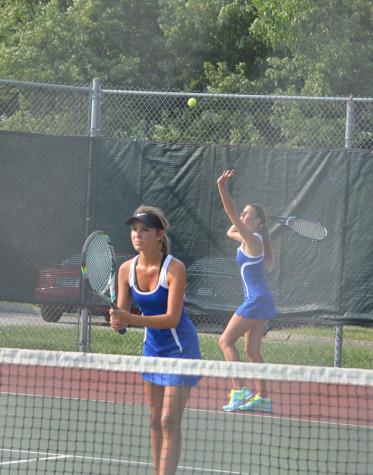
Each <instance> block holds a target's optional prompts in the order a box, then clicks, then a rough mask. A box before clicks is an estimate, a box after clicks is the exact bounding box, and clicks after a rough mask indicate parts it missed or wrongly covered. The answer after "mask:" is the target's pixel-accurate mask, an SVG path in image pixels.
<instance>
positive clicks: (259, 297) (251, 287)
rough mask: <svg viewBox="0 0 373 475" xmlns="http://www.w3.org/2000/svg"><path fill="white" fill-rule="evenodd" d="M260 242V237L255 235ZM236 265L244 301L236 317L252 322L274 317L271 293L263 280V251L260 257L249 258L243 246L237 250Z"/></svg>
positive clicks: (274, 311) (264, 279)
mask: <svg viewBox="0 0 373 475" xmlns="http://www.w3.org/2000/svg"><path fill="white" fill-rule="evenodd" d="M255 236H258V237H259V239H260V240H262V236H261V235H260V234H256V233H255ZM236 260H237V263H238V265H239V268H240V274H241V281H242V286H243V291H244V301H243V303H242V304H241V305H240V306H239V307H238V308H237V310H236V312H235V313H236V315H239V316H240V317H244V318H248V319H252V320H271V319H272V318H275V316H276V307H275V303H274V300H273V296H272V292H271V290H270V288H269V287H268V285H267V282H266V278H265V273H264V272H265V264H264V250H263V252H262V254H261V255H260V256H249V255H248V254H246V253H245V252H244V250H243V244H241V246H240V247H239V248H238V249H237V257H236Z"/></svg>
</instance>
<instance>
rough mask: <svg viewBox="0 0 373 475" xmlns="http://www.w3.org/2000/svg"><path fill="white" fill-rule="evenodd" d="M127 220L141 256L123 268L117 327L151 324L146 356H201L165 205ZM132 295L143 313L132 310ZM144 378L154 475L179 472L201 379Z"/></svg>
mask: <svg viewBox="0 0 373 475" xmlns="http://www.w3.org/2000/svg"><path fill="white" fill-rule="evenodd" d="M126 224H128V225H130V226H131V240H132V245H133V247H134V249H135V250H136V251H137V252H138V255H136V256H135V257H134V258H133V259H130V260H129V261H126V262H124V263H123V264H122V265H121V267H120V269H119V274H118V310H114V309H112V310H111V311H110V315H111V327H112V328H113V329H114V330H116V331H118V330H120V329H122V328H125V327H127V326H128V325H131V326H139V327H145V338H144V356H161V357H174V358H195V359H199V358H200V357H201V354H200V350H199V343H198V337H197V332H196V329H195V327H194V325H193V323H192V322H191V320H189V318H188V317H187V315H186V314H185V311H184V292H185V286H186V271H185V266H184V264H183V263H182V262H181V261H179V260H178V259H175V258H174V257H172V256H171V255H170V254H169V250H170V241H169V238H168V236H167V229H168V227H169V223H168V221H167V219H166V218H165V216H164V214H163V212H162V211H161V210H160V209H158V208H155V207H150V206H144V205H142V206H140V207H139V208H138V209H136V211H135V213H134V215H133V216H131V217H130V218H128V219H127V220H126ZM132 299H134V301H135V302H136V303H137V304H138V306H139V307H140V309H141V312H142V315H136V314H132V313H130V308H131V300H132ZM143 378H144V384H145V392H146V395H147V399H148V402H149V404H150V413H151V442H152V456H153V464H154V473H155V474H156V475H173V474H174V473H175V472H176V469H177V465H178V460H179V456H180V449H181V419H182V414H183V411H184V408H185V405H186V403H187V400H188V397H189V393H190V390H191V387H193V386H195V385H196V384H197V382H198V379H199V378H198V377H194V376H182V375H167V374H159V373H157V374H153V373H152V374H150V373H144V375H143Z"/></svg>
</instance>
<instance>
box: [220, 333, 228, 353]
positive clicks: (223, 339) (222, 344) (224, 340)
mask: <svg viewBox="0 0 373 475" xmlns="http://www.w3.org/2000/svg"><path fill="white" fill-rule="evenodd" d="M219 347H220V349H221V350H222V351H224V350H225V349H226V348H228V347H229V340H228V338H226V336H225V335H221V336H220V338H219Z"/></svg>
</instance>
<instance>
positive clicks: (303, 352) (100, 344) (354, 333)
mask: <svg viewBox="0 0 373 475" xmlns="http://www.w3.org/2000/svg"><path fill="white" fill-rule="evenodd" d="M284 331H287V332H289V333H290V332H291V334H292V335H307V336H321V337H325V336H328V337H331V338H330V339H328V340H327V341H326V340H325V339H324V340H323V341H321V342H320V343H319V342H317V341H316V342H315V339H314V338H313V339H312V341H307V339H302V341H295V342H291V341H290V342H289V341H286V340H278V339H277V340H276V339H274V338H266V339H264V340H263V351H262V352H263V357H264V360H265V361H266V362H268V363H284V364H296V365H312V366H333V362H334V331H333V329H329V328H311V327H305V328H291V329H286V330H284V329H282V330H281V332H284ZM271 335H273V336H275V335H276V331H273V332H271ZM199 337H200V346H201V352H202V357H203V358H204V359H210V360H222V359H223V355H222V353H221V351H220V349H219V346H218V336H217V335H212V334H204V333H200V335H199ZM353 340H355V341H356V340H364V341H373V330H372V329H369V330H365V329H360V328H354V327H349V328H346V329H345V332H344V340H343V342H344V344H343V354H342V365H343V367H348V368H369V369H370V368H373V345H372V347H369V346H364V345H360V346H350V345H348V342H349V341H353ZM142 342H143V332H142V331H140V330H135V329H130V330H129V331H128V333H127V334H126V336H121V335H119V334H117V333H114V332H112V331H110V329H108V328H107V327H93V328H92V329H91V347H90V351H91V352H94V353H109V354H131V355H141V353H142ZM0 347H7V348H29V349H40V350H59V351H78V335H77V329H76V327H75V325H74V326H71V327H61V326H58V327H54V326H53V325H51V326H50V327H48V326H45V325H43V326H40V327H39V326H37V327H35V326H32V327H30V326H21V325H19V326H9V327H7V326H4V327H1V332H0ZM238 348H239V351H240V354H241V359H242V361H245V360H246V358H245V354H244V352H243V341H240V342H239V344H238Z"/></svg>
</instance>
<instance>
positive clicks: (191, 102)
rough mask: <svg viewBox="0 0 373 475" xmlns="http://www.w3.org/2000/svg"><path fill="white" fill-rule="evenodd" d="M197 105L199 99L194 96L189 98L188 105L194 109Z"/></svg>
mask: <svg viewBox="0 0 373 475" xmlns="http://www.w3.org/2000/svg"><path fill="white" fill-rule="evenodd" d="M196 105H197V101H196V99H195V98H194V97H191V98H189V99H188V106H189V107H190V108H191V109H193V107H195V106H196Z"/></svg>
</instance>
